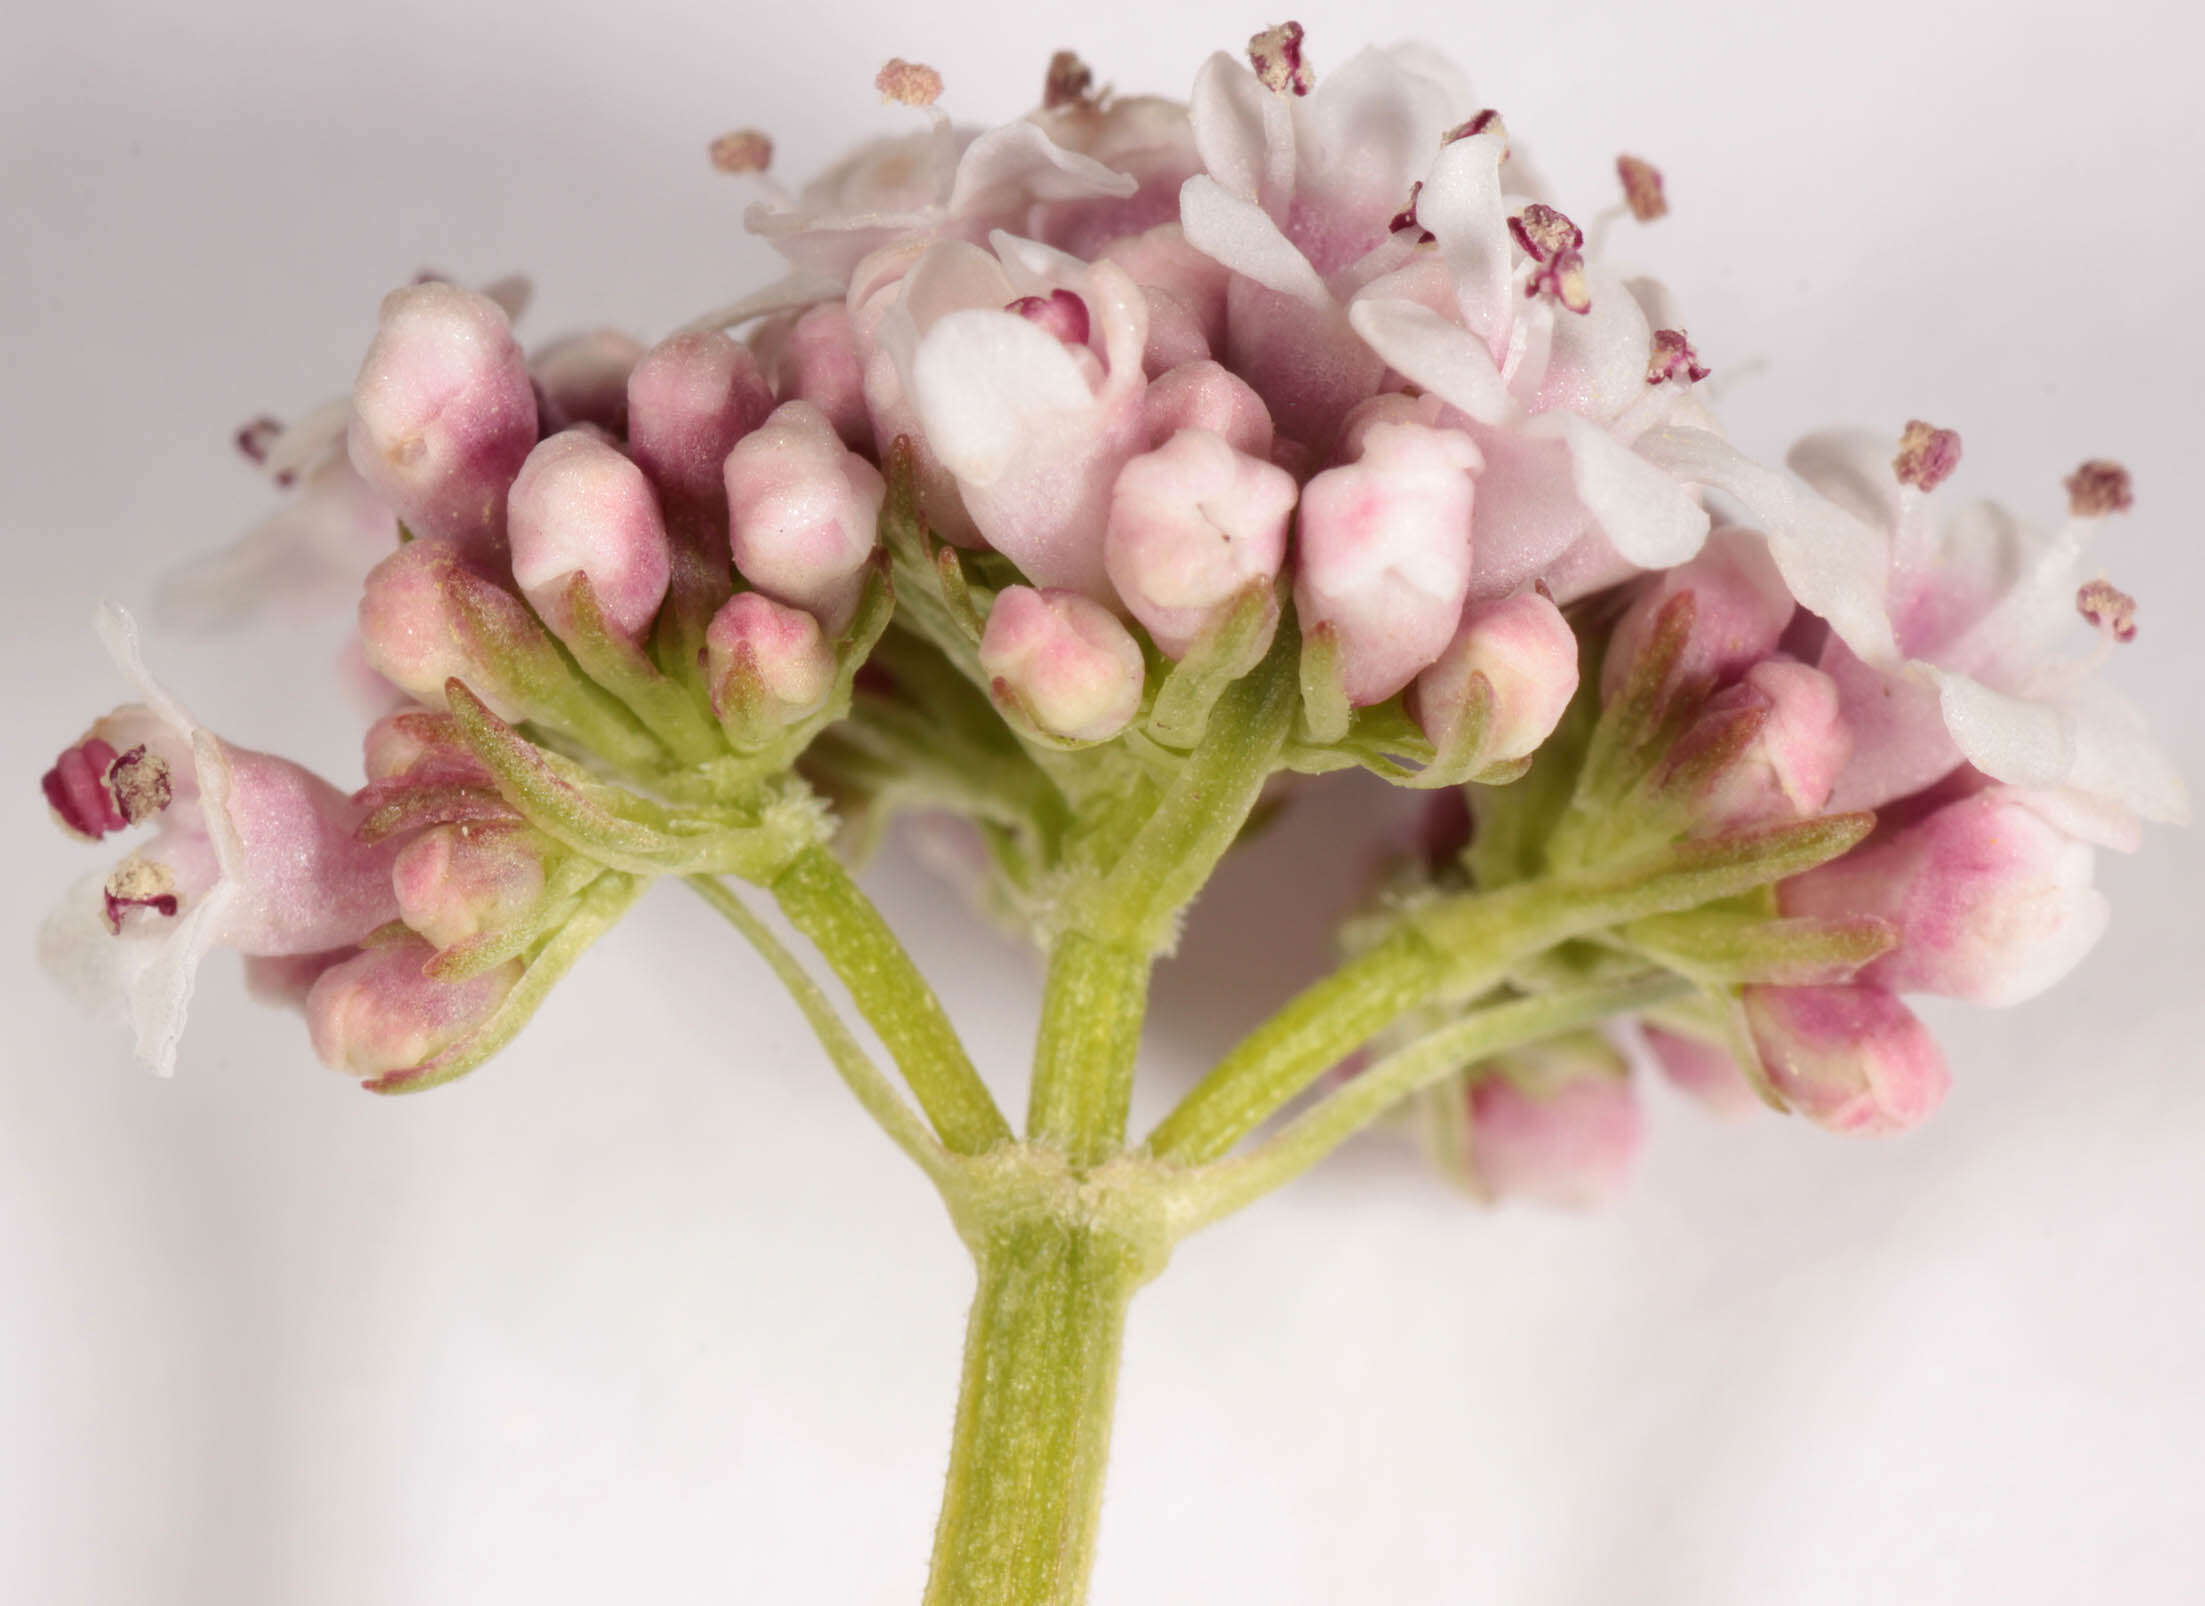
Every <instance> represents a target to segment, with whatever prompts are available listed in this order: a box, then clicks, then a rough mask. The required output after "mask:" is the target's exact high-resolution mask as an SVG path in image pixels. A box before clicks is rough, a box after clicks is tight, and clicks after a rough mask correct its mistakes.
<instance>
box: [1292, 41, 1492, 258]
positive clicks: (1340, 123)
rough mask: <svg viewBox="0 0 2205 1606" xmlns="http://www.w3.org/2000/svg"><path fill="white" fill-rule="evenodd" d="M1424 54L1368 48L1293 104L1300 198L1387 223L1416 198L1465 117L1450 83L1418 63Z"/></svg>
mask: <svg viewBox="0 0 2205 1606" xmlns="http://www.w3.org/2000/svg"><path fill="white" fill-rule="evenodd" d="M1416 61H1417V56H1416V54H1415V53H1414V52H1411V53H1409V54H1408V55H1406V56H1404V55H1401V54H1397V53H1396V52H1393V51H1385V50H1361V51H1358V52H1357V53H1356V54H1355V55H1353V56H1351V57H1350V58H1349V59H1348V60H1347V62H1346V63H1345V64H1344V65H1342V66H1339V67H1336V68H1333V69H1332V70H1330V71H1329V72H1324V73H1320V74H1318V76H1317V88H1316V92H1315V93H1314V94H1312V95H1310V96H1309V97H1308V99H1306V100H1303V101H1299V102H1297V103H1295V104H1294V105H1293V108H1292V109H1293V111H1294V112H1295V114H1296V115H1295V125H1296V137H1295V152H1296V156H1297V162H1298V166H1297V172H1296V183H1295V201H1296V203H1297V205H1300V204H1304V203H1307V204H1310V205H1313V206H1315V207H1317V208H1319V209H1321V210H1323V211H1325V212H1328V213H1337V214H1340V215H1344V216H1348V217H1376V218H1377V219H1378V220H1380V222H1381V223H1382V222H1383V220H1384V219H1385V218H1387V217H1390V216H1391V215H1392V214H1393V213H1394V212H1395V211H1397V210H1398V209H1399V208H1400V206H1401V204H1402V202H1404V201H1406V200H1407V199H1408V195H1409V185H1410V184H1411V183H1412V182H1413V181H1415V180H1417V179H1420V178H1422V177H1423V176H1424V174H1425V171H1426V169H1428V168H1429V167H1430V166H1431V164H1432V157H1433V154H1434V153H1435V152H1437V151H1438V150H1439V148H1440V140H1441V137H1442V136H1443V135H1445V133H1446V132H1447V129H1448V127H1449V126H1450V124H1451V123H1452V122H1456V121H1459V120H1460V119H1459V118H1457V117H1455V116H1454V113H1455V111H1456V101H1455V99H1454V98H1453V97H1452V96H1450V94H1449V92H1448V89H1447V87H1446V86H1445V85H1444V84H1442V83H1440V82H1439V81H1437V80H1436V79H1434V78H1432V77H1430V76H1428V75H1426V74H1424V73H1422V72H1420V71H1415V70H1412V68H1413V66H1414V64H1415V63H1416Z"/></svg>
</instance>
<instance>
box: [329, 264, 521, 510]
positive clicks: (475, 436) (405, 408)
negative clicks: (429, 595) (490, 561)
mask: <svg viewBox="0 0 2205 1606" xmlns="http://www.w3.org/2000/svg"><path fill="white" fill-rule="evenodd" d="M535 444H536V393H535V389H534V387H533V385H532V384H531V383H530V380H529V375H528V364H527V362H526V361H525V360H524V359H523V358H522V356H521V348H520V347H519V346H517V345H515V344H514V342H513V332H512V330H511V328H509V327H508V326H507V323H506V317H505V312H504V309H503V308H501V307H500V306H499V305H498V304H497V303H496V302H495V301H492V300H491V299H490V298H489V297H487V296H481V295H477V294H475V292H474V291H472V290H463V289H461V288H460V287H459V286H458V285H454V284H444V283H437V282H432V283H428V284H416V285H409V286H408V287H407V288H405V289H403V290H394V291H392V292H391V294H390V295H388V296H387V297H385V298H384V301H383V311H382V327H381V328H380V329H379V330H378V331H377V333H376V336H375V343H374V344H373V345H371V346H370V347H369V348H368V354H367V359H366V361H364V362H363V363H362V364H361V365H360V376H359V378H358V379H357V380H355V381H354V382H353V387H352V425H351V432H350V437H349V447H350V450H351V455H352V466H353V467H354V468H356V469H358V470H359V471H360V477H361V478H362V479H364V480H366V481H367V482H368V484H369V485H371V486H372V487H374V489H375V491H376V492H377V494H378V495H380V496H381V497H382V498H383V500H384V501H386V502H388V503H389V504H390V505H391V507H392V508H394V509H395V510H396V511H397V514H398V516H399V518H401V519H403V520H404V521H405V523H406V527H407V528H408V529H410V530H412V531H413V533H414V534H415V535H417V536H435V535H441V536H450V537H452V538H454V539H458V540H464V541H467V542H470V543H475V544H477V545H478V546H484V545H488V546H494V545H496V544H497V543H498V542H500V541H502V540H503V538H504V535H505V492H506V487H507V486H509V485H511V484H512V483H513V476H514V475H515V474H518V473H519V472H520V468H521V461H522V459H524V458H525V457H527V456H528V452H529V448H530V447H532V446H534V445H535Z"/></svg>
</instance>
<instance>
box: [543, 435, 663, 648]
mask: <svg viewBox="0 0 2205 1606" xmlns="http://www.w3.org/2000/svg"><path fill="white" fill-rule="evenodd" d="M507 508H508V520H509V529H508V534H509V536H510V538H511V540H512V544H513V578H514V579H515V580H516V581H517V582H519V584H520V588H521V590H522V592H523V593H524V594H525V595H526V596H527V597H528V600H529V602H530V603H531V604H533V605H534V607H535V609H536V611H537V613H539V614H541V615H542V616H543V620H544V623H546V624H548V625H549V626H551V629H552V633H553V634H554V635H557V636H560V637H562V638H564V637H566V636H568V635H570V634H571V633H572V629H573V621H572V619H571V618H570V617H569V609H568V604H567V597H566V588H567V582H568V581H569V580H570V579H571V578H572V577H573V576H575V575H577V574H580V575H583V576H585V577H586V578H587V579H588V580H589V583H590V590H591V591H592V592H593V593H594V594H595V595H596V598H597V606H598V608H599V610H600V611H601V612H602V613H603V615H604V619H605V623H606V624H607V625H608V626H609V627H610V628H611V629H612V630H613V632H614V633H615V634H617V635H620V636H622V637H625V638H626V639H627V640H630V641H634V640H637V639H639V638H640V637H641V636H642V635H643V633H644V632H645V631H647V630H649V629H650V627H651V621H652V619H653V618H654V617H656V615H657V613H658V607H659V604H660V603H661V602H663V601H664V600H665V598H666V585H667V580H668V576H669V575H670V573H671V571H672V552H671V548H670V547H669V545H668V543H667V539H666V524H665V521H664V520H663V519H661V518H660V516H659V510H658V498H657V497H656V496H654V495H653V494H652V492H651V483H650V481H649V480H647V479H645V478H644V477H643V471H642V470H641V469H639V468H637V467H636V466H635V464H634V463H632V462H630V461H629V460H628V457H627V455H626V454H625V453H623V452H622V451H621V450H620V448H619V447H617V446H614V445H613V444H612V443H611V442H609V441H607V440H606V439H605V438H604V437H603V436H601V435H599V434H597V433H596V432H595V431H592V430H586V429H570V430H567V431H565V432H563V433H561V434H558V435H554V436H552V437H551V438H550V439H548V440H546V441H544V442H542V443H541V444H540V445H538V446H537V448H536V449H535V450H534V451H533V452H531V453H529V454H528V461H527V462H526V463H524V464H522V466H521V472H520V477H519V478H518V479H516V480H515V481H514V482H513V494H512V496H511V498H510V499H509V501H508V504H507Z"/></svg>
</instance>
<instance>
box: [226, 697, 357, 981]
mask: <svg viewBox="0 0 2205 1606" xmlns="http://www.w3.org/2000/svg"><path fill="white" fill-rule="evenodd" d="M194 746H195V747H196V749H197V751H198V761H199V762H198V770H199V785H200V788H201V792H202V795H203V798H204V804H205V809H206V824H207V835H208V837H209V839H210V840H211V841H212V842H213V845H214V852H215V858H216V861H217V863H218V864H219V866H220V870H221V876H222V881H223V884H224V885H225V886H227V887H230V888H233V889H234V894H233V895H232V897H231V899H230V902H229V904H228V907H227V909H226V911H225V913H224V915H223V917H222V919H221V920H220V921H219V922H218V924H217V926H216V928H215V936H216V940H217V941H219V942H221V943H223V944H224V945H226V946H228V947H232V948H237V949H239V950H241V951H243V952H245V953H255V954H300V953H318V952H320V951H322V950H324V949H328V948H336V947H341V946H342V945H344V944H345V943H349V942H357V941H358V940H359V939H360V938H362V937H364V936H366V935H367V934H368V933H369V932H370V931H373V930H374V929H375V928H376V927H377V926H380V925H382V924H384V923H385V922H386V921H389V920H391V919H394V918H395V917H396V916H397V913H398V904H397V900H396V897H395V895H394V894H393V892H392V890H391V879H390V877H391V861H392V859H393V858H394V857H395V856H396V853H397V844H396V843H394V842H386V843H363V842H361V841H359V840H358V839H357V837H356V836H355V835H354V833H355V832H356V831H357V829H358V828H359V824H360V821H361V819H362V818H363V817H364V816H365V814H366V810H365V809H363V808H362V807H361V806H360V805H359V804H358V803H356V802H355V801H353V799H351V798H350V797H347V796H346V795H345V794H344V793H342V792H340V791H338V790H337V789H336V788H335V787H333V786H331V785H330V784H329V783H328V782H327V781H325V780H323V779H322V778H321V777H320V776H318V775H315V774H313V773H312V772H310V771H308V770H306V769H303V768H301V767H300V766H299V765H297V764H294V763H292V762H291V761H290V760H288V759H282V758H276V757H274V756H272V755H270V754H267V753H256V752H253V751H252V750H250V749H249V748H242V747H233V746H231V745H230V744H229V743H227V742H223V741H220V740H219V739H218V738H216V737H215V736H213V735H211V734H210V733H208V732H206V731H201V732H199V733H198V734H197V736H196V738H195V739H194Z"/></svg>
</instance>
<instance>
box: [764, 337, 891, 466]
mask: <svg viewBox="0 0 2205 1606" xmlns="http://www.w3.org/2000/svg"><path fill="white" fill-rule="evenodd" d="M761 349H763V347H762V346H761ZM768 366H769V367H770V369H771V373H772V381H773V385H774V393H775V395H777V396H778V397H779V398H780V399H781V400H782V401H807V402H810V403H811V404H812V405H813V406H814V407H816V408H818V409H819V410H820V411H821V412H823V413H825V414H826V415H827V419H828V421H829V422H830V423H832V424H833V425H834V427H835V433H836V434H837V435H840V436H841V437H842V441H843V444H844V445H846V446H848V447H849V448H850V450H852V451H853V452H870V451H872V450H873V420H872V416H871V414H869V413H868V412H867V411H866V408H865V365H864V363H863V362H862V361H861V360H860V358H859V356H858V349H857V337H856V335H855V334H854V333H853V332H852V330H851V327H850V309H849V308H848V307H847V306H845V305H844V304H843V303H842V302H840V301H825V302H821V303H820V304H819V305H818V306H816V307H806V308H805V309H804V310H803V311H802V312H800V313H798V314H796V316H795V317H794V318H793V319H792V320H791V321H790V322H789V324H788V325H787V327H786V329H785V330H784V331H783V332H782V334H781V336H780V338H779V340H778V341H777V343H776V345H775V348H774V350H773V353H772V360H771V362H770V364H769V365H768Z"/></svg>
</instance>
